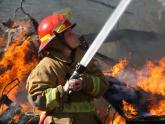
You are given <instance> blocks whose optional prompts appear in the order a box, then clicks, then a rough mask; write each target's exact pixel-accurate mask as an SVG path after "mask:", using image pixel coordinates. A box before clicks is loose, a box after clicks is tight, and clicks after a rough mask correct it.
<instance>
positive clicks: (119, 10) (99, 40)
mask: <svg viewBox="0 0 165 124" xmlns="http://www.w3.org/2000/svg"><path fill="white" fill-rule="evenodd" d="M131 1H132V0H121V1H120V3H119V4H118V6H117V7H116V9H115V10H114V12H113V13H112V15H111V16H110V17H109V18H108V20H107V22H106V23H105V25H104V26H103V27H102V29H101V31H100V32H99V34H98V35H97V36H96V38H95V40H94V41H93V43H92V44H91V46H90V47H89V49H88V50H87V52H86V53H85V55H84V56H83V58H82V59H81V61H80V63H78V64H77V66H76V69H75V71H74V72H73V74H72V75H71V77H70V79H77V78H79V75H80V74H82V73H83V72H84V70H85V68H86V66H87V65H88V63H89V62H90V61H91V59H92V58H93V56H94V55H95V54H96V52H97V51H98V49H99V48H100V46H101V45H102V44H103V42H104V41H105V39H106V38H107V36H108V34H109V33H110V32H111V31H112V29H113V28H114V26H115V25H116V23H117V22H118V20H119V19H120V17H121V16H122V14H123V13H124V11H125V10H126V8H127V7H128V5H129V4H130V3H131ZM71 92H72V91H69V94H70V93H71ZM48 113H49V112H46V113H45V114H44V115H43V116H42V118H41V119H40V122H39V124H44V121H45V119H46V117H47V115H48Z"/></svg>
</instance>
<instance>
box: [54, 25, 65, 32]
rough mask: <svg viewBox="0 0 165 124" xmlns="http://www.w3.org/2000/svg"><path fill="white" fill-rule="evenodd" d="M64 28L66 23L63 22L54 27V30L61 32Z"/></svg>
mask: <svg viewBox="0 0 165 124" xmlns="http://www.w3.org/2000/svg"><path fill="white" fill-rule="evenodd" d="M65 28H66V25H65V24H64V23H63V24H61V25H59V26H58V27H57V28H56V29H55V31H56V32H57V33H61V32H62V31H63V30H65Z"/></svg>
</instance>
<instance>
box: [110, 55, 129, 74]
mask: <svg viewBox="0 0 165 124" xmlns="http://www.w3.org/2000/svg"><path fill="white" fill-rule="evenodd" d="M127 64H128V62H127V59H126V58H123V59H121V60H120V61H119V63H117V64H116V65H114V66H113V68H112V71H111V76H113V77H116V76H117V74H118V73H119V72H120V71H122V70H124V68H125V67H126V66H127Z"/></svg>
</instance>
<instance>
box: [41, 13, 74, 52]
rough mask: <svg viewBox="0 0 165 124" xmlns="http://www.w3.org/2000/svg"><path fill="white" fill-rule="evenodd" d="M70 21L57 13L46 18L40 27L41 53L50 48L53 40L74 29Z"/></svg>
mask: <svg viewBox="0 0 165 124" xmlns="http://www.w3.org/2000/svg"><path fill="white" fill-rule="evenodd" d="M75 25H76V24H72V23H71V22H70V20H69V19H68V18H67V17H66V16H65V15H64V14H61V13H56V14H53V15H50V16H48V17H46V18H44V19H43V20H42V21H41V22H40V24H39V26H38V36H39V39H40V42H41V43H40V47H39V52H41V51H42V50H43V49H44V48H46V47H47V46H48V44H49V43H51V41H53V39H55V38H56V37H57V35H60V34H61V33H63V32H64V31H66V30H67V29H69V28H73V27H74V26H75Z"/></svg>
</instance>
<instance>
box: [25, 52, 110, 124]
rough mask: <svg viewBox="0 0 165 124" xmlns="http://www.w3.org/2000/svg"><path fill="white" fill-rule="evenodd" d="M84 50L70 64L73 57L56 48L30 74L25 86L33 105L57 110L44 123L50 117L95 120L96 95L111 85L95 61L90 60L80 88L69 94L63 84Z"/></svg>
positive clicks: (84, 120) (93, 121)
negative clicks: (63, 56)
mask: <svg viewBox="0 0 165 124" xmlns="http://www.w3.org/2000/svg"><path fill="white" fill-rule="evenodd" d="M83 54H84V53H83V52H82V51H80V50H79V49H78V50H77V51H76V53H75V62H72V64H70V62H71V61H70V60H67V59H66V58H62V55H60V53H59V55H57V53H54V52H53V54H52V57H45V58H43V59H42V60H41V61H40V63H39V64H38V65H37V66H36V67H35V69H34V70H33V71H32V72H31V74H30V75H29V77H28V80H27V85H26V88H27V90H28V94H29V97H30V99H31V100H30V101H31V103H32V105H34V106H35V107H37V108H38V109H40V110H43V111H48V110H54V112H53V113H52V114H51V115H50V116H49V117H48V119H46V122H45V123H47V121H48V120H49V119H50V118H51V120H49V121H48V122H51V121H52V120H54V122H55V123H56V122H59V123H62V122H63V121H62V120H61V119H64V120H65V118H69V120H73V121H71V122H73V123H74V122H78V123H79V124H81V122H82V124H84V123H85V124H91V123H94V124H95V120H94V111H95V107H94V103H93V98H95V97H99V96H100V95H102V94H103V93H104V91H105V90H106V89H107V87H108V84H107V83H106V81H105V80H104V78H103V76H102V73H101V72H100V70H99V69H98V68H97V67H96V66H95V64H94V63H93V62H91V63H90V64H89V65H88V66H87V69H86V71H85V72H84V74H83V75H82V78H83V89H82V90H81V91H79V92H73V93H72V94H69V95H67V94H66V93H65V92H64V91H63V88H62V86H63V85H64V84H65V82H66V80H67V75H68V74H70V73H72V71H73V70H74V68H75V65H76V63H77V62H79V61H80V59H81V57H82V56H83ZM83 113H84V114H83ZM71 122H70V123H71ZM70 123H68V124H70ZM75 124H76V123H75Z"/></svg>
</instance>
